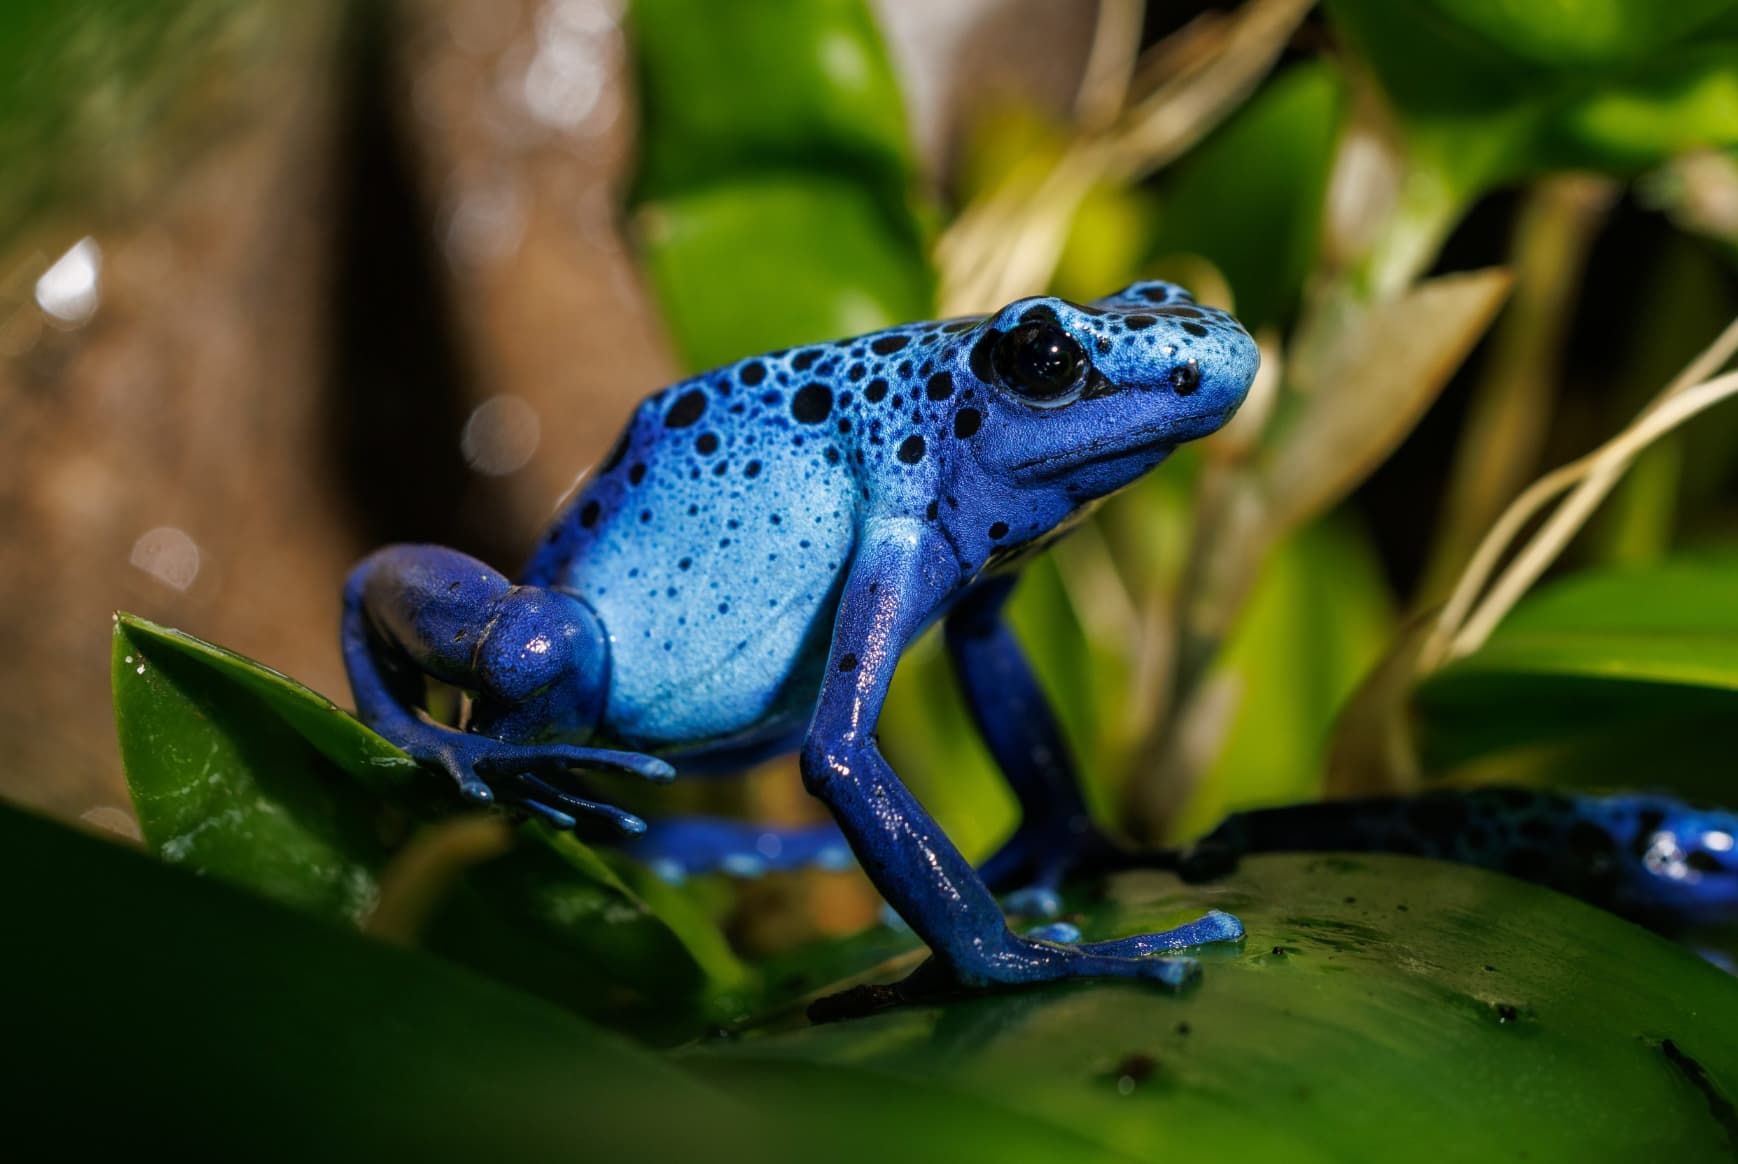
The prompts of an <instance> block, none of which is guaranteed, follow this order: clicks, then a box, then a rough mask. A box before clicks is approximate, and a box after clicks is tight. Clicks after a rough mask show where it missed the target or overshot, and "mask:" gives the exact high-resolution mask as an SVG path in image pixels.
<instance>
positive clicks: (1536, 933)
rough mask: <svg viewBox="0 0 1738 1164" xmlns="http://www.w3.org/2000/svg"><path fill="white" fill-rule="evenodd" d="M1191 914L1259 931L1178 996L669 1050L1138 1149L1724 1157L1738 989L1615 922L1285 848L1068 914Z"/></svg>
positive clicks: (1035, 1002)
mask: <svg viewBox="0 0 1738 1164" xmlns="http://www.w3.org/2000/svg"><path fill="white" fill-rule="evenodd" d="M1205 906H1218V907H1221V908H1225V909H1229V910H1232V911H1234V912H1236V913H1237V914H1238V915H1239V916H1240V917H1242V919H1243V920H1244V922H1245V924H1246V925H1247V926H1248V929H1249V937H1248V939H1247V941H1246V942H1245V943H1244V944H1243V947H1242V949H1241V950H1223V951H1208V950H1203V951H1201V957H1202V960H1203V963H1204V976H1203V978H1202V980H1201V982H1200V984H1199V985H1198V986H1197V987H1195V988H1193V989H1192V990H1190V991H1188V992H1186V993H1184V994H1182V995H1171V994H1166V993H1163V992H1161V991H1156V990H1152V989H1146V988H1143V987H1141V986H1137V985H1130V984H1120V983H1077V984H1073V985H1068V986H1062V987H1054V988H1040V989H1033V990H1027V991H1022V992H1018V993H1009V994H1004V995H1000V996H995V997H985V998H973V999H962V1000H956V1001H953V1002H950V1003H947V1004H946V1005H935V1006H914V1007H909V1008H905V1009H895V1010H891V1011H886V1012H882V1013H878V1014H872V1015H870V1016H868V1017H864V1018H859V1019H853V1020H849V1021H844V1022H839V1023H834V1024H830V1025H824V1026H818V1027H816V1026H806V1025H802V1024H800V1022H798V1021H797V1020H795V1018H794V1016H793V1017H792V1018H791V1019H788V1020H786V1021H785V1022H783V1023H775V1024H773V1025H772V1026H771V1027H770V1028H768V1029H767V1030H765V1031H763V1032H761V1033H758V1034H753V1035H748V1036H744V1037H742V1038H740V1039H738V1040H736V1041H734V1042H714V1043H707V1044H704V1045H702V1046H700V1047H697V1048H695V1049H694V1050H693V1051H691V1052H689V1053H688V1054H686V1055H685V1056H684V1057H683V1059H682V1062H684V1063H685V1064H688V1065H690V1066H692V1067H694V1068H696V1069H699V1070H702V1071H703V1072H704V1073H705V1075H706V1077H707V1078H708V1079H710V1080H711V1081H712V1082H714V1083H715V1084H717V1085H718V1086H720V1087H723V1088H725V1089H727V1090H730V1091H732V1092H734V1093H736V1094H739V1095H744V1096H747V1095H751V1094H755V1093H756V1092H757V1090H758V1089H759V1088H761V1087H764V1086H766V1085H767V1082H766V1081H767V1079H768V1077H769V1075H770V1076H771V1077H772V1078H773V1079H774V1080H775V1081H776V1083H777V1085H778V1087H779V1089H780V1090H779V1094H780V1095H782V1096H785V1097H788V1098H786V1099H785V1102H787V1103H789V1104H791V1105H792V1106H801V1105H802V1104H803V1103H805V1102H807V1097H808V1096H809V1095H810V1094H811V1091H810V1087H811V1082H810V1081H813V1083H812V1087H813V1089H814V1091H813V1094H817V1095H822V1096H824V1095H825V1094H826V1091H827V1089H828V1088H829V1087H831V1086H833V1074H834V1073H837V1072H848V1073H850V1075H851V1077H852V1078H853V1079H855V1080H857V1081H858V1083H859V1086H860V1087H861V1093H860V1097H859V1098H860V1102H861V1103H862V1104H863V1105H864V1106H865V1107H867V1108H869V1109H871V1110H873V1109H875V1107H876V1104H877V1102H878V1096H879V1094H880V1092H879V1091H878V1090H877V1088H878V1086H879V1085H878V1081H879V1080H889V1081H894V1082H895V1083H896V1085H897V1087H901V1088H902V1087H905V1086H907V1085H908V1084H909V1083H910V1082H913V1081H915V1082H917V1083H919V1084H920V1085H921V1086H923V1087H924V1088H926V1089H928V1090H929V1091H931V1093H932V1094H942V1095H958V1096H961V1097H962V1098H964V1099H968V1100H971V1101H975V1102H979V1103H990V1104H994V1105H997V1106H998V1107H999V1108H1000V1109H1001V1110H1004V1111H1008V1112H1018V1113H1020V1114H1021V1115H1022V1116H1023V1117H1025V1118H1027V1119H1033V1120H1037V1121H1040V1122H1042V1123H1045V1124H1048V1125H1050V1126H1052V1127H1054V1128H1057V1129H1069V1130H1072V1131H1074V1132H1075V1133H1077V1134H1079V1135H1081V1136H1082V1137H1083V1138H1086V1139H1088V1140H1090V1141H1091V1142H1093V1143H1095V1144H1097V1145H1100V1146H1102V1147H1103V1148H1105V1149H1109V1150H1112V1151H1115V1152H1118V1153H1122V1154H1124V1155H1125V1156H1127V1157H1128V1158H1132V1159H1142V1160H1172V1159H1176V1158H1178V1157H1179V1156H1187V1157H1189V1158H1192V1159H1202V1160H1253V1159H1276V1160H1278V1159H1283V1160H1311V1161H1314V1160H1322V1161H1329V1160H1333V1161H1340V1160H1371V1161H1375V1160H1390V1159H1416V1158H1420V1153H1421V1152H1423V1153H1424V1154H1425V1156H1427V1157H1428V1158H1430V1159H1440V1160H1469V1161H1471V1160H1490V1159H1499V1158H1519V1157H1520V1156H1521V1154H1523V1153H1524V1154H1525V1155H1526V1157H1527V1158H1529V1159H1532V1160H1536V1161H1555V1160H1586V1159H1639V1158H1643V1157H1645V1156H1649V1155H1656V1154H1664V1155H1668V1156H1675V1157H1680V1158H1684V1159H1690V1158H1696V1159H1716V1158H1720V1157H1721V1156H1722V1155H1723V1154H1725V1153H1728V1152H1730V1151H1732V1150H1733V1148H1734V1147H1735V1146H1738V1139H1735V1138H1734V1137H1738V1125H1735V1124H1734V1122H1733V1120H1732V1117H1731V1115H1730V1111H1731V1108H1730V1097H1731V1096H1732V1095H1733V1094H1734V1088H1735V1087H1738V1051H1735V1050H1734V1047H1735V1044H1734V1041H1733V1040H1734V1039H1735V1038H1738V982H1734V980H1733V979H1731V978H1730V977H1728V976H1727V975H1725V974H1723V973H1722V972H1720V971H1719V970H1717V969H1715V968H1714V967H1713V966H1710V965H1708V964H1707V963H1705V962H1703V961H1702V960H1701V959H1699V958H1697V957H1696V956H1695V955H1693V954H1691V953H1689V952H1688V951H1686V950H1684V949H1682V948H1679V947H1677V946H1674V945H1672V944H1671V943H1669V942H1667V941H1665V940H1664V939H1661V938H1659V937H1656V936H1655V935H1653V934H1650V933H1648V932H1646V931H1644V930H1641V929H1639V928H1637V927H1635V926H1632V925H1630V924H1629V923H1628V922H1625V921H1622V920H1621V919H1618V918H1616V917H1614V916H1612V915H1610V914H1606V913H1604V912H1602V911H1599V910H1596V909H1593V908H1592V907H1590V906H1586V905H1583V904H1581V903H1579V902H1576V901H1573V900H1570V899H1568V898H1564V897H1562V896H1560V895H1557V894H1554V893H1551V892H1549V891H1547V890H1543V889H1539V888H1537V887H1535V886H1532V885H1529V884H1526V883H1523V882H1519V881H1514V880H1512V879H1509V878H1507V877H1503V876H1500V875H1497V874H1492V873H1486V872H1483V871H1480V870H1474V869H1467V868H1462V867H1457V866H1450V865H1444V864H1439V863H1436V862H1429V861H1422V860H1418V859H1415V858H1407V857H1336V856H1325V857H1286V856H1278V857H1265V858H1257V859H1252V860H1249V861H1247V862H1246V863H1245V865H1244V867H1243V869H1242V871H1240V872H1239V873H1237V874H1235V875H1234V876H1233V877H1231V878H1230V879H1228V880H1227V881H1225V882H1224V883H1222V884H1219V885H1215V886H1212V887H1205V888H1198V889H1186V888H1183V887H1180V886H1179V885H1178V883H1177V882H1176V881H1175V880H1173V879H1171V878H1170V877H1169V876H1167V875H1162V874H1156V873H1136V874H1129V875H1125V876H1123V877H1121V878H1119V879H1116V880H1114V881H1112V882H1111V883H1110V884H1109V887H1108V893H1107V895H1106V897H1105V899H1104V900H1102V901H1096V902H1093V903H1090V904H1083V905H1082V914H1081V926H1082V929H1083V930H1084V931H1085V933H1086V936H1087V937H1088V938H1100V937H1112V936H1119V935H1122V934H1127V933H1132V932H1138V931H1142V930H1151V929H1157V928H1161V927H1164V926H1168V925H1173V924H1176V923H1177V922H1179V921H1182V920H1184V919H1186V918H1187V917H1189V916H1191V915H1194V914H1196V913H1198V912H1199V911H1200V910H1201V908H1203V907H1205ZM879 953H881V951H877V952H876V954H877V955H878V954H879ZM888 973H889V971H887V970H883V971H882V972H880V973H878V974H877V977H878V978H881V979H885V978H886V977H887V976H888ZM893 1091H894V1088H891V1087H890V1088H889V1092H890V1093H891V1092H893ZM1449 1129H1452V1136H1450V1135H1449V1134H1448V1130H1449ZM1425 1145H1428V1146H1429V1147H1428V1148H1425V1147H1423V1146H1425Z"/></svg>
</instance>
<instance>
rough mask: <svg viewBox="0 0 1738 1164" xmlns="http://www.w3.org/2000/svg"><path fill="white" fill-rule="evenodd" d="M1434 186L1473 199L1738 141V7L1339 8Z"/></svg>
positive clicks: (1338, 0)
mask: <svg viewBox="0 0 1738 1164" xmlns="http://www.w3.org/2000/svg"><path fill="white" fill-rule="evenodd" d="M1329 7H1330V10H1331V11H1332V13H1333V15H1334V17H1335V20H1336V21H1337V23H1338V24H1339V26H1340V27H1341V28H1342V30H1343V31H1344V32H1345V33H1346V34H1347V35H1348V37H1349V38H1350V39H1351V40H1353V41H1354V42H1355V43H1356V44H1357V46H1358V48H1359V50H1360V52H1361V53H1362V54H1363V55H1364V56H1365V57H1366V58H1367V59H1368V61H1369V62H1370V64H1371V66H1372V68H1373V69H1374V70H1375V72H1376V73H1377V75H1378V76H1379V77H1380V78H1381V80H1382V84H1383V86H1384V88H1386V89H1387V91H1388V93H1389V94H1390V96H1392V97H1393V99H1394V101H1395V103H1396V104H1397V106H1398V107H1399V109H1400V111H1401V113H1402V114H1403V116H1404V119H1405V120H1406V122H1407V124H1408V132H1409V136H1410V138H1411V140H1412V143H1413V145H1414V146H1415V147H1418V148H1420V150H1421V157H1422V158H1423V160H1424V164H1425V166H1426V167H1427V168H1428V169H1430V170H1432V171H1435V173H1433V174H1432V177H1431V179H1430V180H1433V181H1435V180H1445V181H1446V182H1447V183H1448V184H1449V185H1451V186H1454V187H1457V188H1458V189H1459V190H1460V191H1461V193H1462V194H1463V195H1467V196H1470V195H1471V194H1473V193H1476V192H1477V191H1478V190H1479V189H1481V188H1483V187H1484V186H1486V185H1488V184H1491V183H1495V182H1499V181H1504V180H1511V179H1515V178H1519V177H1524V176H1526V175H1529V174H1534V173H1539V172H1542V171H1545V170H1550V169H1562V168H1572V167H1583V168H1592V169H1599V170H1607V171H1615V172H1619V173H1633V172H1635V171H1636V170H1638V169H1640V168H1642V167H1645V166H1647V165H1651V164H1655V163H1657V162H1659V161H1662V160H1664V159H1666V158H1668V157H1671V156H1672V155H1674V154H1677V153H1681V152H1683V151H1685V150H1689V149H1697V148H1717V147H1721V146H1729V145H1731V144H1733V143H1734V142H1738V5H1735V4H1734V3H1733V0H1694V2H1692V3H1686V4H1679V5H1672V6H1670V8H1669V13H1668V12H1667V10H1666V9H1663V8H1662V7H1661V6H1660V5H1658V4H1655V3H1652V2H1651V0H1562V2H1561V3H1551V4H1543V3H1540V4H1510V3H1505V2H1503V0H1331V3H1330V5H1329Z"/></svg>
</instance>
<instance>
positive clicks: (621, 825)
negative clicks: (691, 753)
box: [404, 728, 676, 836]
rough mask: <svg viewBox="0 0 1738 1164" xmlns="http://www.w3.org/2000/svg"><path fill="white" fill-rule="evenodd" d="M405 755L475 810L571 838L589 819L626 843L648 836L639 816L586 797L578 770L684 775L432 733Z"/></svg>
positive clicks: (612, 754)
mask: <svg viewBox="0 0 1738 1164" xmlns="http://www.w3.org/2000/svg"><path fill="white" fill-rule="evenodd" d="M404 748H405V751H406V752H408V753H409V754H410V755H411V757H412V758H413V759H415V760H417V761H419V762H420V763H423V764H425V765H427V766H429V767H431V768H437V769H439V770H440V771H442V772H445V773H446V774H447V775H448V776H450V777H451V778H452V779H453V781H454V783H456V784H457V785H458V787H459V793H460V795H462V796H463V797H464V798H465V799H466V800H469V801H471V802H472V803H473V804H500V805H502V806H504V807H511V808H518V809H521V810H523V811H525V812H528V813H530V814H532V815H533V816H535V817H537V818H538V819H540V820H542V821H543V822H545V823H546V824H548V825H550V826H551V827H552V828H556V829H562V830H567V829H571V828H573V827H574V826H575V825H577V824H578V823H579V821H580V820H582V819H587V820H596V821H601V822H603V823H604V824H606V825H608V826H610V827H611V828H613V829H615V830H616V831H617V832H619V833H621V834H623V835H625V836H637V835H639V834H640V833H643V832H645V831H646V822H645V821H643V820H641V819H640V818H639V817H637V816H635V815H634V814H633V813H631V812H627V811H626V810H624V809H620V808H617V807H615V806H614V805H611V804H604V803H602V802H601V801H596V800H591V799H589V798H587V797H585V796H582V795H580V793H581V791H582V789H580V787H579V786H578V785H577V784H576V783H575V781H574V777H573V773H574V771H575V770H580V771H590V772H608V773H617V774H621V775H628V776H636V777H638V778H640V779H642V780H650V781H654V782H657V783H665V782H668V781H669V780H672V779H674V778H675V775H676V770H675V769H674V768H672V767H670V765H668V764H666V763H665V762H664V761H662V760H660V759H658V758H656V757H655V756H647V755H642V754H641V753H638V752H618V751H612V750H610V749H607V748H584V747H578V746H575V745H572V744H513V743H508V742H506V741H504V740H497V739H494V738H493V737H490V736H481V735H473V734H470V733H466V732H457V731H453V730H451V729H450V728H432V729H431V730H430V732H429V734H428V735H427V736H424V737H422V738H420V739H416V740H411V741H408V743H407V744H406V745H404Z"/></svg>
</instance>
